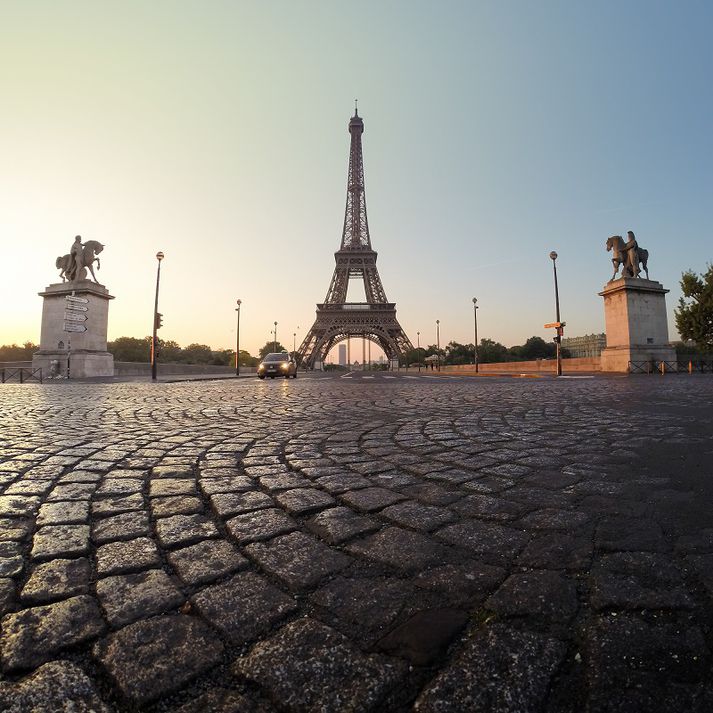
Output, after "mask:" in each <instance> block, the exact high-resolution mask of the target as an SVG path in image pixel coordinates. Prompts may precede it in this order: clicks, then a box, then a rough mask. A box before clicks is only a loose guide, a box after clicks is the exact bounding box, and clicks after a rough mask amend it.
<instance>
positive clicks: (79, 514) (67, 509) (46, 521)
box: [37, 500, 89, 525]
mask: <svg viewBox="0 0 713 713" xmlns="http://www.w3.org/2000/svg"><path fill="white" fill-rule="evenodd" d="M88 520H89V501H88V500H69V501H67V502H56V503H45V504H44V505H42V506H41V507H40V512H39V515H38V516H37V524H38V525H78V524H84V523H86V522H87V521H88Z"/></svg>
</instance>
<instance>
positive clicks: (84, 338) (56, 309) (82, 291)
mask: <svg viewBox="0 0 713 713" xmlns="http://www.w3.org/2000/svg"><path fill="white" fill-rule="evenodd" d="M72 294H74V296H75V297H80V298H82V299H85V300H87V302H86V303H84V302H82V303H79V302H78V303H77V304H81V305H82V306H83V307H86V308H87V311H86V312H82V311H77V312H74V314H80V315H81V314H85V315H86V316H87V320H86V321H85V322H76V324H83V325H84V326H85V327H86V328H87V331H86V332H66V331H64V325H65V311H66V307H67V304H68V301H67V300H66V299H65V298H66V297H67V296H71V295H72ZM39 295H40V297H43V298H44V302H43V305H42V331H41V333H40V350H39V351H38V352H36V353H35V354H34V355H33V357H32V366H33V368H35V369H36V368H39V367H41V368H42V373H43V374H47V375H48V374H50V364H51V363H52V361H55V360H57V361H59V367H60V374H61V375H62V376H66V375H67V360H68V359H69V364H70V366H69V373H70V378H75V379H82V378H86V377H91V376H113V375H114V357H113V356H112V355H111V354H109V352H108V351H107V350H106V330H107V323H108V320H109V300H113V299H114V298H113V297H112V296H111V295H110V294H109V290H107V289H106V287H104V286H103V285H98V284H97V283H96V282H91V281H90V280H78V281H77V282H62V283H57V284H54V285H50V286H49V287H47V288H46V289H45V291H44V292H40V293H39ZM68 323H70V322H68ZM71 323H72V324H74V323H75V322H71Z"/></svg>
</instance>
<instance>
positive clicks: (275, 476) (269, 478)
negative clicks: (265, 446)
mask: <svg viewBox="0 0 713 713" xmlns="http://www.w3.org/2000/svg"><path fill="white" fill-rule="evenodd" d="M258 483H260V487H262V488H265V490H267V491H269V492H270V493H278V492H280V491H281V490H292V489H294V488H304V487H305V486H308V485H311V483H310V481H309V480H308V479H307V478H305V477H304V476H303V475H300V474H298V473H290V472H287V473H271V474H269V475H262V476H260V477H259V478H258Z"/></svg>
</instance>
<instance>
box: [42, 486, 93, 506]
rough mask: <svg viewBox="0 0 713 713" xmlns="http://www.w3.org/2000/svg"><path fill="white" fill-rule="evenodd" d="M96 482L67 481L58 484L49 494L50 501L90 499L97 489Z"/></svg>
mask: <svg viewBox="0 0 713 713" xmlns="http://www.w3.org/2000/svg"><path fill="white" fill-rule="evenodd" d="M96 487H97V486H96V484H95V483H66V484H60V485H57V486H56V487H55V488H54V490H52V492H51V493H50V494H49V495H48V496H47V500H48V501H49V502H59V501H62V500H89V499H90V498H91V497H92V495H94V491H95V490H96Z"/></svg>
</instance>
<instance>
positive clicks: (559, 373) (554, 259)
mask: <svg viewBox="0 0 713 713" xmlns="http://www.w3.org/2000/svg"><path fill="white" fill-rule="evenodd" d="M550 259H551V260H552V270H553V272H554V276H555V309H556V310H557V327H556V329H557V336H556V337H555V347H556V349H557V376H562V348H561V345H562V321H561V320H560V293H559V288H558V287H557V253H556V252H555V251H554V250H553V251H552V252H551V253H550Z"/></svg>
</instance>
